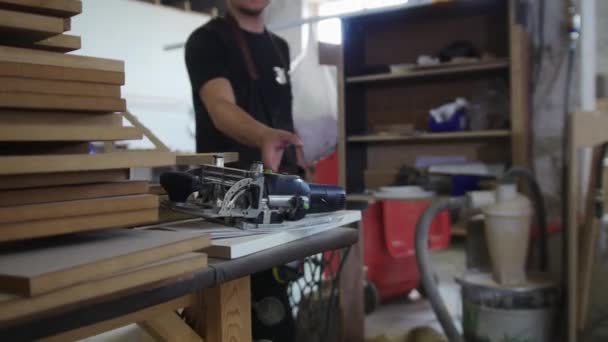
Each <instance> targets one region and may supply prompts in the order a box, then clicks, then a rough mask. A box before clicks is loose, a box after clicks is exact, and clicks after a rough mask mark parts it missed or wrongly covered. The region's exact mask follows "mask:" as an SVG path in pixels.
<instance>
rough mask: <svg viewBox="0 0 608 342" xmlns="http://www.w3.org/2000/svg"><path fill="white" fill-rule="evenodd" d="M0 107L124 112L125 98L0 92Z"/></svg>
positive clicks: (125, 106)
mask: <svg viewBox="0 0 608 342" xmlns="http://www.w3.org/2000/svg"><path fill="white" fill-rule="evenodd" d="M0 108H22V109H49V110H58V109H63V110H74V111H85V112H124V111H125V110H126V109H127V105H126V102H125V100H123V99H120V98H112V97H95V96H71V95H55V94H52V95H49V94H38V93H17V92H1V93H0Z"/></svg>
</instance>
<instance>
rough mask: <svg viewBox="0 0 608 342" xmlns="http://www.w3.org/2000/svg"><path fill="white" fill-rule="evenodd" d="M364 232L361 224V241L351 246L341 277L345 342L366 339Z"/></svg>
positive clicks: (342, 329) (341, 302) (343, 339)
mask: <svg viewBox="0 0 608 342" xmlns="http://www.w3.org/2000/svg"><path fill="white" fill-rule="evenodd" d="M362 232H363V229H362V225H361V224H359V241H358V242H357V243H356V244H354V245H353V246H351V248H350V252H349V253H348V257H347V259H346V261H345V262H344V266H343V269H342V275H341V276H340V318H341V322H342V324H341V329H340V330H341V333H340V335H341V336H340V340H341V341H345V342H346V341H348V342H359V341H361V342H362V341H363V340H364V339H365V312H364V311H365V309H364V303H363V282H364V279H363V250H362V248H363V236H362V235H363V234H362Z"/></svg>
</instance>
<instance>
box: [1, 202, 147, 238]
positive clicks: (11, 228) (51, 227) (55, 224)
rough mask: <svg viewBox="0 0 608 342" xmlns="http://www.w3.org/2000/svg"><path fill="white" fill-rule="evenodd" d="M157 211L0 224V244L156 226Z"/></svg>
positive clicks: (125, 212)
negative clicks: (93, 231)
mask: <svg viewBox="0 0 608 342" xmlns="http://www.w3.org/2000/svg"><path fill="white" fill-rule="evenodd" d="M157 220H158V208H156V209H144V210H137V211H123V212H118V213H110V214H109V213H104V214H98V215H86V216H73V217H66V218H58V219H51V220H42V221H28V222H21V223H7V224H0V242H4V241H16V240H25V239H33V238H38V237H45V236H55V235H63V234H68V233H76V232H85V231H92V230H101V229H109V228H123V227H132V226H136V225H142V224H146V223H151V222H156V221H157Z"/></svg>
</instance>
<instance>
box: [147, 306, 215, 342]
mask: <svg viewBox="0 0 608 342" xmlns="http://www.w3.org/2000/svg"><path fill="white" fill-rule="evenodd" d="M139 326H140V327H142V328H143V329H144V330H145V331H147V332H148V334H150V335H152V337H154V338H155V339H156V340H157V341H166V342H171V341H183V342H203V339H202V338H201V337H200V336H199V335H198V334H197V333H196V332H194V330H192V328H190V327H189V326H188V325H187V324H186V323H185V322H184V321H183V320H182V319H181V318H180V317H178V316H177V314H175V312H165V313H164V314H162V315H158V316H156V317H151V318H148V319H146V320H145V321H143V322H140V323H139Z"/></svg>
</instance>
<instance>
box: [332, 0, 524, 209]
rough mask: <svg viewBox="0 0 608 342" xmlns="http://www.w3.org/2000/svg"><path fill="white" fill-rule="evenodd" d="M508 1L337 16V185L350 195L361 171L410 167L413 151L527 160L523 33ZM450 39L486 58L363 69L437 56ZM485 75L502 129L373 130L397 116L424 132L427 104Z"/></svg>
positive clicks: (360, 183)
mask: <svg viewBox="0 0 608 342" xmlns="http://www.w3.org/2000/svg"><path fill="white" fill-rule="evenodd" d="M514 4H515V2H514V1H512V0H454V1H448V2H437V3H433V4H426V5H416V6H412V7H409V8H402V9H398V10H395V11H390V12H383V13H372V14H362V15H359V16H352V17H348V18H344V19H343V21H342V32H343V50H342V56H341V61H340V62H341V63H340V65H339V68H338V84H339V95H340V112H339V117H338V122H339V128H340V132H339V137H340V139H339V146H338V150H339V163H340V174H339V176H340V183H341V185H342V186H344V187H345V188H346V189H347V192H348V193H349V194H351V196H349V199H352V198H358V197H357V196H356V194H362V193H364V191H365V190H366V189H367V188H370V187H368V186H366V181H365V173H366V172H384V171H387V172H389V173H390V172H391V171H392V170H397V169H400V168H401V167H403V166H404V165H407V166H414V165H415V164H416V160H417V159H418V158H420V157H451V156H463V157H465V158H466V159H467V160H470V161H483V162H488V163H496V162H499V163H505V162H506V163H510V164H515V165H522V166H526V165H527V164H528V156H527V152H526V151H527V145H528V143H527V141H528V121H529V119H528V118H529V108H528V107H529V105H528V104H529V97H528V96H529V95H528V93H529V91H528V76H527V75H528V70H529V68H528V51H527V44H528V37H527V33H526V31H525V29H524V28H523V27H522V26H521V25H519V24H518V23H517V22H516V19H517V18H520V17H519V16H518V15H517V14H516V13H515V12H514V11H515V9H516V6H515V5H514ZM456 41H467V42H470V43H471V44H472V45H473V46H474V47H475V48H476V50H477V51H479V52H480V53H481V54H483V55H484V56H491V57H484V58H483V59H481V60H480V61H478V62H468V63H453V64H449V63H446V64H444V65H438V66H433V67H414V68H412V69H410V70H406V71H403V72H393V73H384V74H369V70H370V67H372V66H385V65H386V66H390V65H404V64H405V65H407V64H412V65H413V64H415V63H416V60H417V58H418V56H420V55H437V54H438V53H439V51H441V50H442V49H443V48H445V47H447V46H449V45H450V44H451V43H453V42H456ZM491 82H496V83H499V84H501V85H504V87H503V88H504V89H506V93H507V94H506V97H507V98H508V106H509V108H508V109H506V110H508V111H509V113H508V118H509V122H510V126H509V127H505V128H501V129H492V130H481V131H464V132H450V133H418V134H415V135H411V136H410V135H398V134H377V133H372V129H371V128H372V127H376V126H386V125H404V124H410V125H412V126H413V128H414V129H415V131H416V132H424V131H425V130H426V129H427V121H428V112H429V110H430V109H432V108H435V107H438V106H440V105H442V104H445V103H447V102H450V101H453V100H454V99H455V98H456V97H464V98H467V99H469V100H471V98H472V97H473V95H474V94H475V91H476V90H478V89H480V88H481V89H483V85H484V84H489V83H490V84H491ZM388 181H390V177H389V178H387V182H388ZM383 185H390V183H387V184H383ZM375 186H378V184H375ZM359 197H360V196H359Z"/></svg>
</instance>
